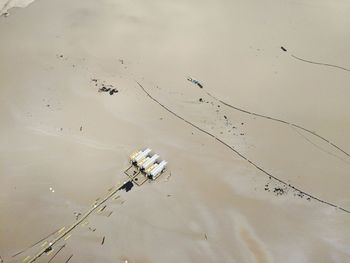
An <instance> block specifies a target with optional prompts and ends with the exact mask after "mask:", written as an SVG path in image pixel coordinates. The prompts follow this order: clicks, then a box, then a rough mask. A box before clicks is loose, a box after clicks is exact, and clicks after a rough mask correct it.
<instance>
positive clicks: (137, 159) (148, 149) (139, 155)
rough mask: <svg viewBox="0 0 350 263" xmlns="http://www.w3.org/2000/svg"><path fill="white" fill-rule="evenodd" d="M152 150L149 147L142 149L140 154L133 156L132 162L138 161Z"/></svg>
mask: <svg viewBox="0 0 350 263" xmlns="http://www.w3.org/2000/svg"><path fill="white" fill-rule="evenodd" d="M151 151H152V150H151V149H150V148H147V149H146V150H144V151H143V152H141V153H140V154H138V155H137V156H136V157H135V158H134V160H133V161H134V162H138V161H141V160H142V159H143V158H145V157H146V156H147V155H148V154H149V153H150V152H151Z"/></svg>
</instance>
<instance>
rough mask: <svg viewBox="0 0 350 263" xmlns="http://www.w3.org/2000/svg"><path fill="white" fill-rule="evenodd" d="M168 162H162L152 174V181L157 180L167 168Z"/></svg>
mask: <svg viewBox="0 0 350 263" xmlns="http://www.w3.org/2000/svg"><path fill="white" fill-rule="evenodd" d="M166 165H167V162H166V161H162V162H161V163H160V164H158V165H157V166H156V167H155V168H154V169H153V170H152V171H151V172H150V176H151V178H152V179H155V178H156V177H157V176H158V175H159V174H160V173H161V172H162V171H163V170H164V169H165V167H166Z"/></svg>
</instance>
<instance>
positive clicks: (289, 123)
mask: <svg viewBox="0 0 350 263" xmlns="http://www.w3.org/2000/svg"><path fill="white" fill-rule="evenodd" d="M206 94H207V95H208V96H209V97H211V98H213V99H215V100H217V101H219V102H221V103H222V104H224V105H225V106H227V107H230V108H232V109H235V110H238V111H240V112H244V113H247V114H250V115H254V116H257V117H261V118H265V119H269V120H272V121H277V122H280V123H284V124H287V125H291V126H293V127H295V128H298V129H301V130H303V131H306V132H307V133H310V134H312V135H313V136H316V137H318V138H319V139H321V140H323V141H324V142H326V143H328V144H329V145H331V146H332V147H334V148H336V149H337V150H339V151H341V152H342V153H344V154H345V155H347V156H348V157H350V154H349V153H348V152H346V151H345V150H343V149H342V148H340V147H339V146H338V145H336V144H335V143H333V142H331V141H330V140H328V139H326V138H325V137H323V136H321V135H319V134H317V133H316V132H314V131H311V130H309V129H307V128H305V127H303V126H300V125H298V124H295V123H292V122H288V121H285V120H281V119H277V118H274V117H270V116H267V115H263V114H259V113H255V112H252V111H248V110H245V109H242V108H238V107H236V106H233V105H231V104H229V103H227V102H225V101H223V100H221V99H219V98H216V97H215V96H213V95H212V94H210V93H209V92H207V91H206Z"/></svg>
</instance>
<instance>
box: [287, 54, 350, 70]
mask: <svg viewBox="0 0 350 263" xmlns="http://www.w3.org/2000/svg"><path fill="white" fill-rule="evenodd" d="M291 56H292V57H293V58H295V59H297V60H300V61H303V62H306V63H310V64H315V65H321V66H327V67H333V68H338V69H342V70H345V71H350V69H348V68H344V67H341V66H337V65H333V64H328V63H322V62H315V61H311V60H307V59H303V58H299V57H297V56H295V55H293V54H292V55H291Z"/></svg>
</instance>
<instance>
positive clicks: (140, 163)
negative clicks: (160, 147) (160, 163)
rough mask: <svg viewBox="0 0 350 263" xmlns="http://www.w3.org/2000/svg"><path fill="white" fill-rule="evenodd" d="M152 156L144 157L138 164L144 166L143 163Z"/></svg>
mask: <svg viewBox="0 0 350 263" xmlns="http://www.w3.org/2000/svg"><path fill="white" fill-rule="evenodd" d="M149 159H150V158H149V157H146V158H143V159H142V160H140V161H139V162H138V163H137V166H138V167H140V168H141V167H142V165H143V164H144V163H145V162H147V161H148V160H149Z"/></svg>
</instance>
